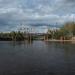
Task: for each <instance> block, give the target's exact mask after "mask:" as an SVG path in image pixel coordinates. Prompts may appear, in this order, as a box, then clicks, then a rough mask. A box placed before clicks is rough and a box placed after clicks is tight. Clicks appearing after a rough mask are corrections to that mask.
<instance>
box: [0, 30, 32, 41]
mask: <svg viewBox="0 0 75 75" xmlns="http://www.w3.org/2000/svg"><path fill="white" fill-rule="evenodd" d="M30 39H32V37H31V36H30V35H28V36H27V37H26V36H25V33H23V32H20V31H18V32H14V31H13V32H10V33H2V32H1V33H0V40H6V41H8V40H9V41H11V40H13V41H22V40H30Z"/></svg>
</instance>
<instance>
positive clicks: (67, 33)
mask: <svg viewBox="0 0 75 75" xmlns="http://www.w3.org/2000/svg"><path fill="white" fill-rule="evenodd" d="M48 33H50V34H51V38H53V39H63V40H64V39H65V40H69V39H71V38H72V37H74V36H75V23H74V22H68V23H65V24H64V25H63V26H62V27H61V28H60V29H58V30H54V31H51V30H48Z"/></svg>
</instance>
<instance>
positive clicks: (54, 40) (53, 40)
mask: <svg viewBox="0 0 75 75" xmlns="http://www.w3.org/2000/svg"><path fill="white" fill-rule="evenodd" d="M45 41H52V42H73V41H74V42H75V40H56V39H52V40H45Z"/></svg>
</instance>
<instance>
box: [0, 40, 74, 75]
mask: <svg viewBox="0 0 75 75" xmlns="http://www.w3.org/2000/svg"><path fill="white" fill-rule="evenodd" d="M0 61H1V62H0V74H1V75H2V73H4V75H11V74H12V75H14V74H15V75H18V74H21V75H73V74H74V75H75V44H72V43H70V42H64V43H62V42H44V41H32V42H31V41H30V42H29V41H12V42H11V41H8V42H7V41H6V42H5V41H4V42H2V41H0Z"/></svg>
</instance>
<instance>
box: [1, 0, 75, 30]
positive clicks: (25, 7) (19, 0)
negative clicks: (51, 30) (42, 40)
mask: <svg viewBox="0 0 75 75" xmlns="http://www.w3.org/2000/svg"><path fill="white" fill-rule="evenodd" d="M73 19H75V0H13V1H12V0H0V29H1V28H3V29H2V30H4V31H6V30H8V31H9V30H14V29H15V30H16V29H17V26H18V27H20V26H19V25H20V24H24V25H29V27H30V26H32V25H33V24H35V26H36V23H37V24H38V23H39V24H51V25H54V24H56V22H57V23H58V24H59V25H62V24H63V23H64V22H67V21H73ZM30 24H31V25H30ZM4 26H5V27H6V29H5V28H4ZM33 26H34V25H33ZM39 27H40V26H39V25H38V28H37V30H38V29H39ZM41 28H43V27H42V26H41ZM45 28H46V29H47V27H46V26H45ZM41 30H42V29H41ZM42 31H43V30H42Z"/></svg>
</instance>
